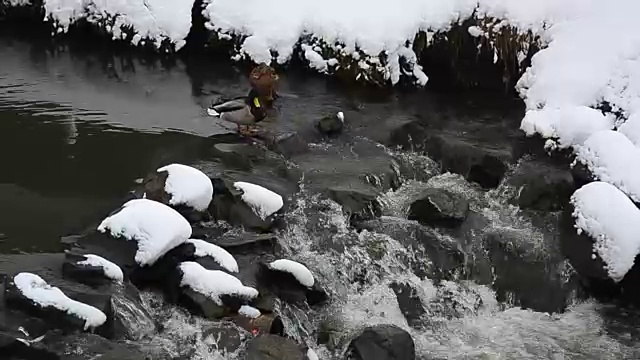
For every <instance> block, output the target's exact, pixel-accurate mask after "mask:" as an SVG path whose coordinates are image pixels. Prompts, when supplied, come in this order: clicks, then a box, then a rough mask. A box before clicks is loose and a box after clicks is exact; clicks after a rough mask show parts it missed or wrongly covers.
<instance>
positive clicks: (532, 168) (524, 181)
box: [507, 159, 576, 211]
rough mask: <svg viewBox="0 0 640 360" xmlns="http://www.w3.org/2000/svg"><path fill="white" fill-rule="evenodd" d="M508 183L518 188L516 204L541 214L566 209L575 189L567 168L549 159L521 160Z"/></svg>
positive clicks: (514, 197)
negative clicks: (541, 212)
mask: <svg viewBox="0 0 640 360" xmlns="http://www.w3.org/2000/svg"><path fill="white" fill-rule="evenodd" d="M507 183H508V184H509V185H511V186H513V187H515V188H516V192H515V194H514V196H513V197H512V199H511V202H512V203H513V204H515V205H518V206H519V207H520V208H521V209H532V210H539V211H557V210H562V209H564V208H565V206H566V205H567V204H568V203H569V198H570V197H571V194H573V192H574V191H575V189H576V186H575V183H574V180H573V176H572V174H571V172H570V171H569V168H568V166H567V165H566V164H565V165H564V167H559V166H558V165H556V164H553V163H552V162H550V161H548V160H536V159H532V160H522V161H521V162H520V163H519V164H518V166H517V168H516V169H515V171H514V173H513V175H512V176H510V177H509V178H508V180H507Z"/></svg>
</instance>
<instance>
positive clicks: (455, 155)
mask: <svg viewBox="0 0 640 360" xmlns="http://www.w3.org/2000/svg"><path fill="white" fill-rule="evenodd" d="M390 145H392V146H401V147H402V148H404V149H405V150H414V151H422V152H425V153H426V154H427V155H429V157H431V158H433V159H434V160H436V161H438V163H440V165H441V167H442V171H444V172H447V171H448V172H452V173H456V174H460V175H462V176H464V177H465V178H466V179H467V180H469V181H472V182H477V183H478V184H480V185H481V186H482V187H484V188H495V187H497V186H498V185H499V184H500V182H501V181H502V178H503V177H504V175H505V173H506V171H507V165H508V164H509V163H510V161H511V159H512V154H511V149H507V148H503V147H500V146H497V145H492V144H489V143H483V142H480V141H476V140H475V139H472V138H470V137H465V136H464V135H461V134H448V133H445V132H442V131H441V130H433V129H428V128H427V127H425V126H424V125H422V124H420V123H418V122H417V121H413V122H409V123H406V124H404V125H403V126H401V127H399V128H397V129H396V130H394V131H393V132H392V133H391V138H390Z"/></svg>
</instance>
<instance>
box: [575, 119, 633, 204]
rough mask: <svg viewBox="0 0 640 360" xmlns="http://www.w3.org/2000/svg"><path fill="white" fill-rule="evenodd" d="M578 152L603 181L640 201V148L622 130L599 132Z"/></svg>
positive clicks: (577, 158) (579, 156) (579, 159)
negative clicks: (639, 165)
mask: <svg viewBox="0 0 640 360" xmlns="http://www.w3.org/2000/svg"><path fill="white" fill-rule="evenodd" d="M576 155H577V157H576V161H578V162H580V163H582V164H584V165H585V166H587V168H588V169H589V170H590V171H591V173H593V175H594V176H596V177H597V178H598V179H599V180H601V181H605V182H608V183H610V184H613V185H615V186H616V187H617V188H618V189H620V190H621V191H622V192H624V193H625V194H627V195H628V196H629V197H630V198H631V199H633V200H634V201H640V167H638V164H640V149H639V148H637V147H635V146H634V145H633V143H632V142H631V141H629V139H628V138H627V137H626V136H624V135H623V134H622V133H620V132H618V131H613V130H607V131H600V132H597V133H595V134H593V135H591V137H589V139H587V141H585V142H584V144H583V145H582V146H579V147H577V151H576Z"/></svg>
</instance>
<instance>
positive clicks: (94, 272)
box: [62, 251, 113, 287]
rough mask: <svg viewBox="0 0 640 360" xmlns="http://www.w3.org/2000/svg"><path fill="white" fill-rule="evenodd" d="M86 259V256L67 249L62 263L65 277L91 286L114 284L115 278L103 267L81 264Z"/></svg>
mask: <svg viewBox="0 0 640 360" xmlns="http://www.w3.org/2000/svg"><path fill="white" fill-rule="evenodd" d="M85 260H87V258H86V257H85V256H83V255H81V254H75V253H73V252H70V251H67V252H66V253H65V259H64V263H63V264H62V274H63V275H64V277H66V278H68V279H71V280H73V281H77V282H80V283H82V284H85V285H89V286H91V287H101V286H110V285H112V284H113V280H112V279H110V278H108V277H106V276H105V274H104V270H103V269H102V267H99V266H92V265H88V264H81V262H83V261H85Z"/></svg>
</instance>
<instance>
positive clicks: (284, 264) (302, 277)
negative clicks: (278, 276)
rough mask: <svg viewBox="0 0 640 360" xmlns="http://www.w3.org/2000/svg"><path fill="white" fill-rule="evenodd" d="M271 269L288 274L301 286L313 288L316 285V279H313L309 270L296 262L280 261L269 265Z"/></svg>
mask: <svg viewBox="0 0 640 360" xmlns="http://www.w3.org/2000/svg"><path fill="white" fill-rule="evenodd" d="M269 268H270V269H273V270H278V271H283V272H287V273H289V274H291V275H293V277H295V278H296V280H298V282H300V284H302V285H304V286H306V287H309V288H310V287H313V284H314V283H315V279H314V278H313V274H312V273H311V271H309V269H308V268H307V267H306V266H304V265H302V264H300V263H299V262H295V261H293V260H289V259H279V260H275V261H273V262H271V263H269Z"/></svg>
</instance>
